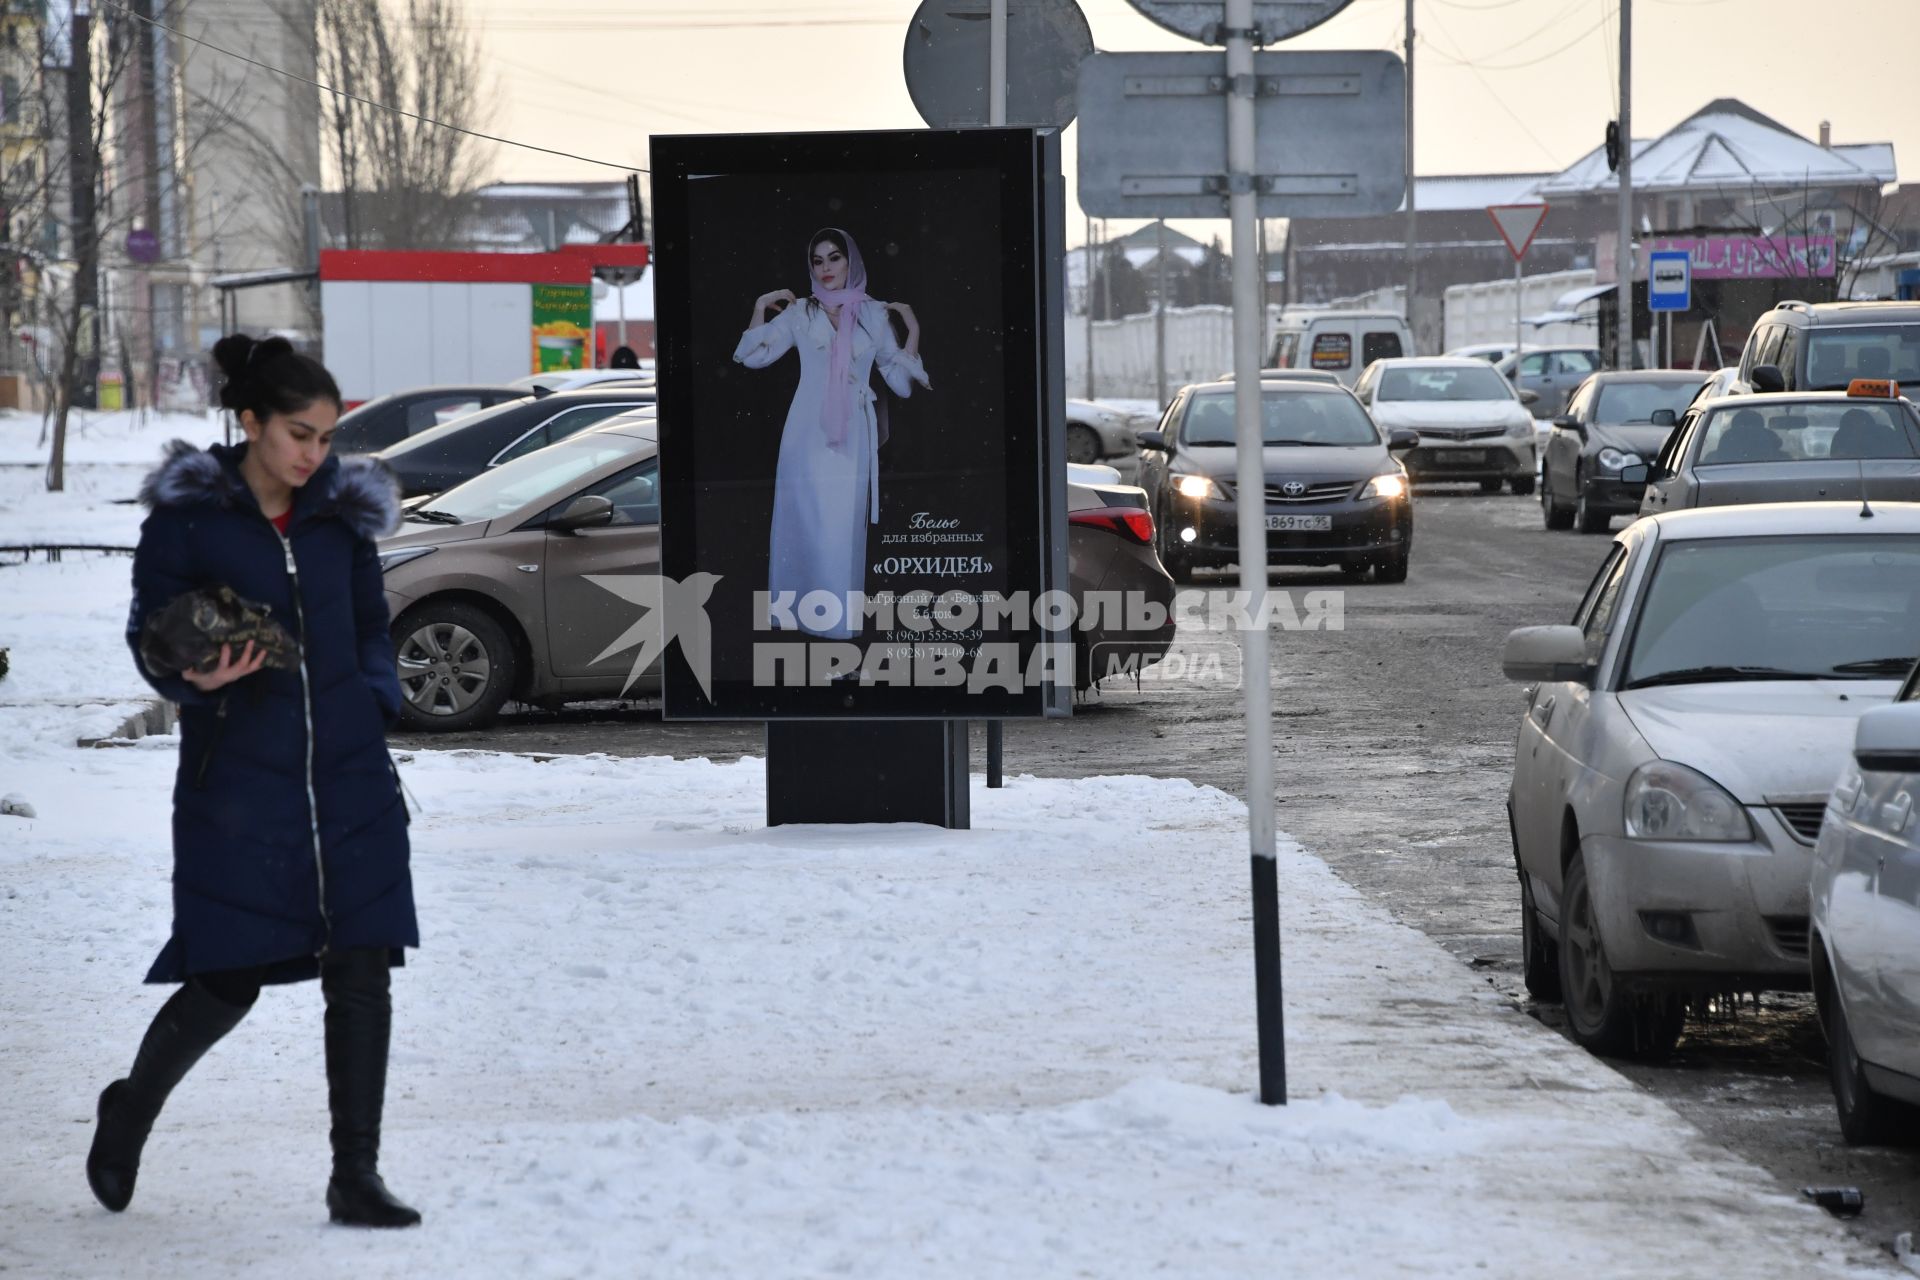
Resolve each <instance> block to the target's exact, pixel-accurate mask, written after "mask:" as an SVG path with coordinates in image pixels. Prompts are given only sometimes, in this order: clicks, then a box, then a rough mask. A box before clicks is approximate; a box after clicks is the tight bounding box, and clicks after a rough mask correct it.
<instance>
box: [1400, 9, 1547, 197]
mask: <svg viewBox="0 0 1920 1280" xmlns="http://www.w3.org/2000/svg"><path fill="white" fill-rule="evenodd" d="M1433 22H1434V26H1435V28H1436V29H1438V30H1439V32H1440V34H1441V35H1443V36H1446V37H1447V39H1448V41H1452V39H1453V36H1452V34H1451V33H1449V32H1448V31H1447V29H1446V27H1445V26H1443V25H1441V23H1440V17H1439V15H1438V14H1435V15H1433ZM1417 38H1418V39H1419V41H1420V44H1421V45H1422V46H1423V47H1425V48H1428V49H1431V50H1433V51H1434V52H1436V53H1439V54H1440V55H1441V56H1442V57H1449V58H1452V60H1453V61H1454V62H1457V63H1459V64H1460V65H1461V66H1463V67H1465V68H1466V69H1467V70H1469V71H1471V72H1473V78H1474V79H1476V80H1478V81H1479V82H1480V87H1481V88H1482V89H1484V90H1486V92H1487V96H1488V97H1490V98H1492V99H1493V100H1494V102H1495V103H1496V104H1497V105H1498V106H1499V108H1500V109H1501V110H1502V111H1504V112H1506V113H1507V115H1508V116H1509V117H1511V118H1512V120H1513V122H1514V123H1515V124H1517V125H1519V126H1520V132H1522V133H1524V134H1526V135H1527V137H1529V138H1531V139H1532V140H1533V145H1534V146H1536V147H1538V148H1540V154H1541V155H1543V156H1545V157H1547V159H1548V161H1549V162H1552V161H1553V160H1554V159H1555V156H1554V152H1553V151H1552V149H1551V148H1549V147H1548V146H1547V144H1546V143H1544V142H1542V141H1540V136H1539V135H1538V134H1536V133H1535V132H1534V131H1533V130H1532V129H1531V128H1529V127H1528V126H1527V122H1526V121H1525V120H1522V119H1521V118H1520V115H1519V113H1518V112H1516V111H1515V110H1514V109H1513V108H1512V107H1510V106H1508V105H1507V100H1506V99H1505V98H1503V97H1501V96H1500V95H1499V93H1498V92H1496V91H1495V90H1494V87H1493V85H1492V84H1490V83H1489V82H1488V80H1487V78H1486V77H1485V76H1483V75H1481V74H1480V68H1478V67H1476V66H1474V65H1473V64H1472V63H1471V62H1468V61H1467V60H1466V59H1465V58H1460V57H1454V56H1453V55H1451V54H1448V53H1447V51H1446V50H1444V49H1442V48H1440V46H1439V45H1437V44H1435V43H1434V42H1433V41H1432V40H1431V39H1430V38H1428V36H1427V34H1426V33H1425V32H1421V33H1420V34H1419V36H1418V37H1417Z"/></svg>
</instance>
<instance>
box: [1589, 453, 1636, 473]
mask: <svg viewBox="0 0 1920 1280" xmlns="http://www.w3.org/2000/svg"><path fill="white" fill-rule="evenodd" d="M1598 461H1599V463H1600V469H1601V470H1602V471H1618V470H1620V469H1621V468H1622V467H1637V466H1639V465H1640V455H1639V454H1637V453H1622V452H1621V451H1620V450H1618V449H1611V448H1609V449H1602V450H1601V451H1600V452H1599V454H1598Z"/></svg>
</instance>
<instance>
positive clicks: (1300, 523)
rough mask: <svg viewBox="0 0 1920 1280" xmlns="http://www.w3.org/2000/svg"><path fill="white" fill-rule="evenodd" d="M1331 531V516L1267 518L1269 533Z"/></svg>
mask: <svg viewBox="0 0 1920 1280" xmlns="http://www.w3.org/2000/svg"><path fill="white" fill-rule="evenodd" d="M1332 529H1333V517H1332V516H1268V517H1267V530H1268V531H1269V532H1276V531H1278V532H1286V531H1292V532H1297V533H1327V532H1330V531H1331V530H1332Z"/></svg>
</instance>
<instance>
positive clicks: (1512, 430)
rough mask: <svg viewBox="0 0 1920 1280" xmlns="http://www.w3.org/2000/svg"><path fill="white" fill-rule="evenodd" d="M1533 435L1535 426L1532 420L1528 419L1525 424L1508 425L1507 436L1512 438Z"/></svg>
mask: <svg viewBox="0 0 1920 1280" xmlns="http://www.w3.org/2000/svg"><path fill="white" fill-rule="evenodd" d="M1533 433H1534V426H1533V419H1532V418H1528V419H1527V420H1526V421H1525V422H1509V423H1508V424H1507V434H1508V435H1510V436H1515V437H1522V436H1530V435H1532V434H1533Z"/></svg>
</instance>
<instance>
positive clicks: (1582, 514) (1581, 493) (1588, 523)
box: [1573, 476, 1613, 533]
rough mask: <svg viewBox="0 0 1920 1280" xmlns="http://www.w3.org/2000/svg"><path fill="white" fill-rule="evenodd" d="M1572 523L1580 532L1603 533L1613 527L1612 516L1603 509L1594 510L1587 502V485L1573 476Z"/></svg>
mask: <svg viewBox="0 0 1920 1280" xmlns="http://www.w3.org/2000/svg"><path fill="white" fill-rule="evenodd" d="M1573 492H1574V494H1575V497H1574V504H1573V524H1574V527H1575V528H1577V529H1578V530H1580V532H1582V533H1605V532H1607V530H1609V529H1611V528H1612V527H1613V516H1612V515H1610V514H1608V513H1607V512H1604V511H1595V510H1594V509H1593V507H1592V506H1590V505H1589V504H1588V502H1587V487H1586V486H1585V485H1584V484H1582V483H1580V478H1579V477H1578V476H1575V477H1574V481H1573Z"/></svg>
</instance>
